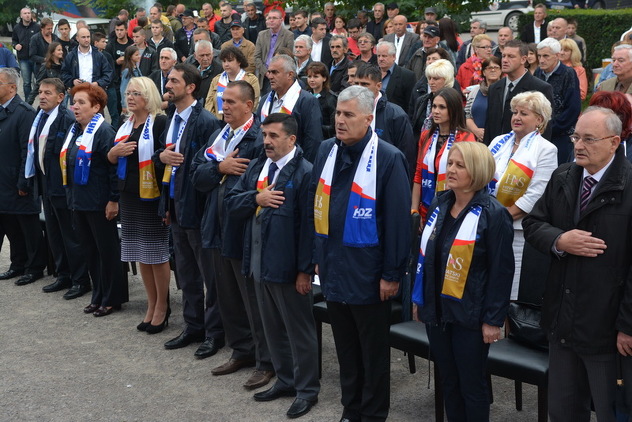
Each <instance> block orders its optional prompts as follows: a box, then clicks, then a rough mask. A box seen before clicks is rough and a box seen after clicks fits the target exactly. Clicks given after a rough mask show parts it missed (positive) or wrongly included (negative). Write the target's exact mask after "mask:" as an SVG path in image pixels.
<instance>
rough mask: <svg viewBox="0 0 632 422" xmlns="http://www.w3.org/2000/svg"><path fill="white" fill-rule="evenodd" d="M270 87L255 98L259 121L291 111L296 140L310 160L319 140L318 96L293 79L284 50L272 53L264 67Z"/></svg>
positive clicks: (293, 68) (292, 68)
mask: <svg viewBox="0 0 632 422" xmlns="http://www.w3.org/2000/svg"><path fill="white" fill-rule="evenodd" d="M268 78H270V87H271V88H272V91H270V93H268V94H267V95H264V96H263V97H262V98H261V101H259V110H258V111H257V114H258V115H259V116H260V117H261V121H264V120H265V118H266V117H267V116H268V115H270V114H272V113H279V112H282V113H286V114H291V115H292V116H294V117H295V118H296V121H297V122H298V134H299V137H298V144H299V146H300V147H301V148H302V149H303V154H304V156H305V158H306V159H307V160H308V161H309V162H313V161H314V157H315V156H316V153H317V152H318V147H319V145H320V142H321V141H322V140H323V130H322V120H323V118H322V115H321V112H320V105H319V103H318V99H317V98H316V97H314V96H313V95H312V94H310V93H309V92H307V91H304V90H302V89H301V86H300V85H299V83H298V81H297V80H296V64H295V63H294V59H292V58H291V57H289V56H286V55H285V54H280V55H278V56H274V58H273V59H272V60H271V61H270V66H269V68H268Z"/></svg>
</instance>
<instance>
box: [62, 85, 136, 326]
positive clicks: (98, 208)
mask: <svg viewBox="0 0 632 422" xmlns="http://www.w3.org/2000/svg"><path fill="white" fill-rule="evenodd" d="M70 93H71V95H72V97H73V101H74V104H73V106H72V111H73V112H74V114H75V119H76V120H77V122H76V123H75V124H74V125H72V126H71V127H70V129H69V130H68V133H67V135H66V140H65V141H64V146H63V147H62V150H61V153H60V156H59V161H60V165H61V169H62V181H63V184H64V186H66V193H67V198H68V208H70V209H71V210H72V211H73V221H74V224H75V230H76V232H77V233H78V236H79V242H80V244H81V247H82V248H83V250H84V251H85V253H86V258H87V260H88V266H89V269H90V277H91V278H92V284H93V291H92V300H91V301H90V304H89V305H88V306H86V307H85V308H84V309H83V311H84V312H85V313H87V314H88V313H92V314H94V316H95V317H102V316H106V315H109V314H111V313H112V312H113V311H114V310H118V309H120V308H121V304H122V303H125V302H127V301H128V299H129V296H128V291H127V281H126V280H124V278H123V274H122V268H123V267H122V265H121V261H120V259H121V252H120V247H119V239H118V230H117V227H116V217H117V215H118V211H119V209H118V208H119V207H118V201H119V189H118V180H117V177H116V167H115V166H113V165H112V164H110V162H109V161H108V158H107V154H108V152H109V151H110V149H111V148H112V146H113V145H114V135H115V132H114V129H113V128H112V126H110V125H109V124H108V123H107V122H105V119H104V118H103V115H102V114H101V113H102V112H103V108H104V107H105V105H106V103H107V95H106V93H105V91H104V90H103V89H102V88H101V87H98V86H94V85H92V84H89V83H87V82H85V83H82V84H79V85H76V86H75V87H74V88H73V89H72V90H71V91H70Z"/></svg>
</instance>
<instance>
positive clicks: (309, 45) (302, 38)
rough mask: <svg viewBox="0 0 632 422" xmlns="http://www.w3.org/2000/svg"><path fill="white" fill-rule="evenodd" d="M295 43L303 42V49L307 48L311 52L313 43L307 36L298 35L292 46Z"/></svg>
mask: <svg viewBox="0 0 632 422" xmlns="http://www.w3.org/2000/svg"><path fill="white" fill-rule="evenodd" d="M296 41H303V42H304V43H305V47H307V49H308V50H311V49H312V47H313V46H314V41H313V40H312V37H310V36H309V35H299V36H298V37H296V39H295V40H294V45H296Z"/></svg>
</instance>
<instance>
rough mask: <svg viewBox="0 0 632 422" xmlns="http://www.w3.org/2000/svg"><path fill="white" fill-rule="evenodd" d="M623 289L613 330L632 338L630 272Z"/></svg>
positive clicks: (631, 274)
mask: <svg viewBox="0 0 632 422" xmlns="http://www.w3.org/2000/svg"><path fill="white" fill-rule="evenodd" d="M623 289H624V290H623V299H622V300H621V303H620V304H619V314H618V315H617V321H616V323H615V328H616V329H617V331H621V332H623V333H625V334H627V335H629V336H632V272H631V273H630V274H628V277H627V278H626V280H625V285H624V288H623Z"/></svg>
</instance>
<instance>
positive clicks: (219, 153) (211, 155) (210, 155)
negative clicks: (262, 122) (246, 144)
mask: <svg viewBox="0 0 632 422" xmlns="http://www.w3.org/2000/svg"><path fill="white" fill-rule="evenodd" d="M254 122H255V116H254V115H252V116H250V119H248V121H247V122H246V124H245V125H243V126H242V128H241V129H239V130H238V131H237V132H235V134H234V135H233V138H232V139H231V140H230V142H229V143H228V146H227V145H226V140H227V139H228V134H229V133H230V130H231V129H230V125H226V126H224V129H222V130H221V131H220V132H219V134H218V135H217V138H215V141H213V145H211V146H210V147H208V148H206V151H204V158H206V161H211V160H214V161H217V162H222V161H224V158H226V156H227V155H228V154H230V153H232V152H233V151H234V150H235V147H236V146H237V145H239V143H240V142H241V140H242V138H243V137H244V135H245V134H246V132H248V130H250V128H251V127H252V125H253V123H254Z"/></svg>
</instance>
